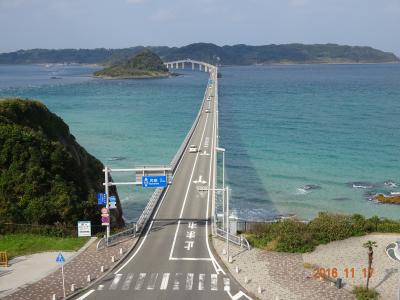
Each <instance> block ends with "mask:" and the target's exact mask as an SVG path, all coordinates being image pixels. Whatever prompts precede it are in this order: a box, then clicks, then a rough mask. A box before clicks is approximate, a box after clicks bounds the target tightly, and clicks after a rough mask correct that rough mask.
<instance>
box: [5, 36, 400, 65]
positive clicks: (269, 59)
mask: <svg viewBox="0 0 400 300" xmlns="http://www.w3.org/2000/svg"><path fill="white" fill-rule="evenodd" d="M145 49H149V50H151V51H152V52H153V53H155V54H157V55H158V56H159V57H161V58H162V59H163V60H164V61H168V60H175V59H186V58H192V59H196V60H202V61H205V62H209V63H213V64H215V63H221V64H222V65H252V64H270V63H391V62H397V63H398V62H400V60H399V58H398V57H396V55H394V54H393V53H391V52H384V51H381V50H378V49H374V48H371V47H359V46H347V45H337V44H314V45H305V44H299V43H298V44H280V45H275V44H271V45H261V46H249V45H244V44H239V45H233V46H229V45H226V46H217V45H215V44H211V43H195V44H190V45H187V46H183V47H165V46H157V47H147V48H145V47H143V46H137V47H131V48H124V49H104V48H99V49H60V50H52V49H31V50H19V51H15V52H10V53H0V64H29V63H91V64H92V63H97V64H107V65H115V64H118V63H121V62H123V61H125V60H127V59H130V58H132V56H134V55H136V54H138V53H140V52H141V51H143V50H145ZM115 71H116V72H117V70H115Z"/></svg>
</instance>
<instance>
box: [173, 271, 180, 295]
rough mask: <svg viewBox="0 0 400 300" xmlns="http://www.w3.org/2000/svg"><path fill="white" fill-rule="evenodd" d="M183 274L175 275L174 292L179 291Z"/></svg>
mask: <svg viewBox="0 0 400 300" xmlns="http://www.w3.org/2000/svg"><path fill="white" fill-rule="evenodd" d="M182 276H183V274H182V273H176V274H175V280H174V285H173V286H172V289H173V290H174V291H177V290H179V278H180V277H182Z"/></svg>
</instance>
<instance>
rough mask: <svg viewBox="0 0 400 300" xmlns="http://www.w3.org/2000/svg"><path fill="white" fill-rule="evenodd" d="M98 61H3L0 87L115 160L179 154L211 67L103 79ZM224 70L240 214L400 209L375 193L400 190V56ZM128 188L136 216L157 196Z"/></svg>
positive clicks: (223, 132)
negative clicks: (372, 197) (387, 61)
mask: <svg viewBox="0 0 400 300" xmlns="http://www.w3.org/2000/svg"><path fill="white" fill-rule="evenodd" d="M94 70H96V67H93V66H79V65H75V66H65V65H47V66H46V65H29V66H26V65H24V66H0V97H5V96H20V97H29V98H35V99H40V100H41V101H43V102H44V103H45V104H46V105H47V106H48V107H49V108H50V109H51V110H52V111H53V112H55V113H57V114H58V115H60V116H61V117H62V118H63V119H64V120H65V121H66V122H67V123H68V125H69V126H70V129H71V132H72V134H74V136H75V137H76V138H77V140H78V142H79V143H81V144H82V145H83V146H84V147H85V148H86V149H87V150H88V151H89V152H90V153H92V154H93V155H95V156H96V157H97V158H99V159H100V160H101V161H102V162H103V163H104V164H106V165H108V166H110V167H127V168H129V167H133V166H135V165H142V164H168V163H169V162H170V160H171V159H172V157H173V156H174V154H175V152H176V150H177V149H178V147H179V145H180V144H181V142H182V140H183V138H184V137H185V135H186V133H187V131H188V129H189V128H190V126H191V124H192V122H193V119H194V117H195V115H196V113H197V110H198V108H199V105H200V102H201V100H202V97H203V93H204V89H205V85H206V82H207V75H206V74H205V73H201V72H191V71H190V70H187V71H181V73H183V76H179V77H174V78H169V79H154V80H99V79H93V78H91V77H90V74H91V73H92V72H93V71H94ZM220 71H221V73H222V75H223V77H222V78H221V79H220V81H219V84H220V86H219V90H220V98H219V103H220V109H219V111H220V128H219V130H220V145H221V146H223V147H225V148H226V151H227V152H226V168H227V177H228V178H227V181H228V183H229V184H230V187H231V188H232V207H233V209H234V211H235V213H236V214H237V215H238V216H240V217H243V218H253V219H267V218H271V217H273V216H276V215H280V214H296V215H298V216H299V217H301V218H312V217H314V216H315V215H316V214H317V213H318V212H320V211H333V212H341V213H361V214H364V215H368V216H371V215H375V214H376V215H379V216H384V217H390V218H396V219H399V216H400V206H396V205H382V204H377V203H375V202H373V201H369V200H368V195H369V194H371V193H375V192H378V191H382V192H390V191H400V122H399V120H400V118H399V116H400V65H282V66H251V67H250V66H249V67H223V68H221V70H220ZM51 77H53V79H52V78H51ZM130 176H131V175H130V174H125V175H124V176H121V175H117V174H114V175H113V177H114V179H117V180H123V181H127V180H131V179H132V178H130ZM388 180H391V181H393V182H394V183H396V184H397V185H398V186H399V187H389V186H387V185H385V184H384V182H385V181H388ZM353 185H354V186H362V187H364V188H361V187H358V188H355V187H353ZM118 191H119V194H120V196H121V199H122V205H123V209H124V214H125V217H127V218H128V219H135V218H137V217H138V215H139V214H140V213H141V211H142V209H143V208H144V206H145V205H146V201H147V199H148V197H149V195H150V194H151V191H150V190H144V191H143V190H142V189H141V188H138V187H123V188H119V189H118Z"/></svg>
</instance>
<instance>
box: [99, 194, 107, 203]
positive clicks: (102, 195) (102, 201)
mask: <svg viewBox="0 0 400 300" xmlns="http://www.w3.org/2000/svg"><path fill="white" fill-rule="evenodd" d="M106 202H107V201H106V194H105V193H97V205H106Z"/></svg>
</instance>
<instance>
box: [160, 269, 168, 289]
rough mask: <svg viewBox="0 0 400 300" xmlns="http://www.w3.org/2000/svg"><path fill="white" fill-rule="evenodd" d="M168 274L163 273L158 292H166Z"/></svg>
mask: <svg viewBox="0 0 400 300" xmlns="http://www.w3.org/2000/svg"><path fill="white" fill-rule="evenodd" d="M168 280H169V273H164V274H163V277H162V279H161V285H160V290H166V289H167V287H168Z"/></svg>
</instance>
